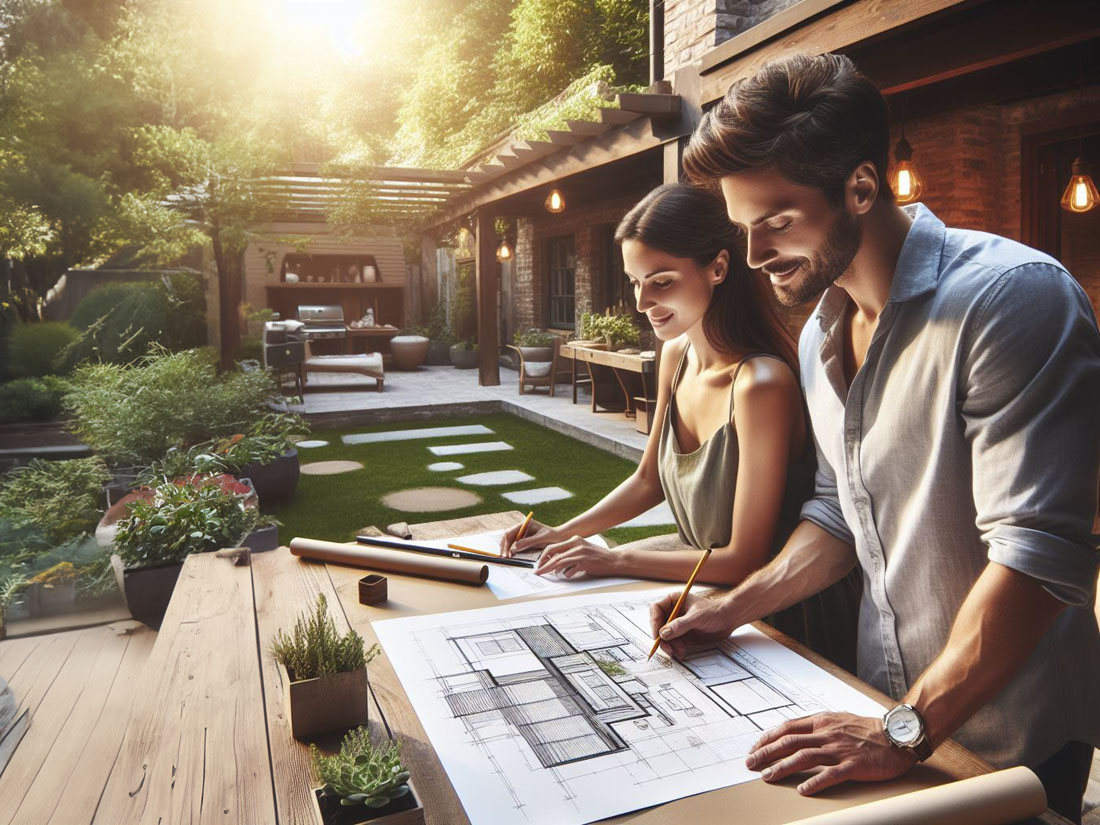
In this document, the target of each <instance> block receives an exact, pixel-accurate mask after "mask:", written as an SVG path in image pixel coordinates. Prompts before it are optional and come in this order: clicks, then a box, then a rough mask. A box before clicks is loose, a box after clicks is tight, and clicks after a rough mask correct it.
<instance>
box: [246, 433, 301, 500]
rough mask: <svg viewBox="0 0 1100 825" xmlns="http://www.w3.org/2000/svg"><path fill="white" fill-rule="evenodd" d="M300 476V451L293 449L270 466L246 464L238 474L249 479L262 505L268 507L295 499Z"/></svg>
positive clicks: (269, 464) (270, 463)
mask: <svg viewBox="0 0 1100 825" xmlns="http://www.w3.org/2000/svg"><path fill="white" fill-rule="evenodd" d="M300 474H301V469H300V464H299V462H298V451H297V450H296V449H294V448H293V447H291V448H290V449H289V450H287V451H286V452H285V453H283V454H282V455H281V456H279V457H278V458H276V459H275V460H274V461H272V462H269V463H268V464H256V463H253V464H246V465H245V466H244V467H242V468H241V470H240V472H238V473H237V477H238V478H240V479H244V478H246V477H247V478H248V479H249V480H250V481H251V482H252V487H253V489H254V490H255V491H256V495H257V496H259V498H260V504H262V505H264V506H267V505H270V504H279V503H281V502H284V501H290V499H292V498H294V491H295V489H297V487H298V476H299V475H300Z"/></svg>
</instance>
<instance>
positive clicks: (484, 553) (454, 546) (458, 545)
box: [447, 544, 500, 556]
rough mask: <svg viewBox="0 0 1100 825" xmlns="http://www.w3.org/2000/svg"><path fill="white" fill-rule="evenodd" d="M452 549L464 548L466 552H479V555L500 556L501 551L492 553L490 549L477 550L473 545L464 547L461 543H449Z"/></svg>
mask: <svg viewBox="0 0 1100 825" xmlns="http://www.w3.org/2000/svg"><path fill="white" fill-rule="evenodd" d="M447 547H449V548H450V549H451V550H462V551H463V552H465V553H477V554H478V555H479V556H499V555H500V553H490V552H489V551H488V550H475V549H474V548H472V547H463V546H462V545H461V544H448V545H447Z"/></svg>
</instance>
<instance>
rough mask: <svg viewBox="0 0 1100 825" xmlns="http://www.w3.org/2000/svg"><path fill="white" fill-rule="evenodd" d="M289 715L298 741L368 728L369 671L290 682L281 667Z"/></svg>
mask: <svg viewBox="0 0 1100 825" xmlns="http://www.w3.org/2000/svg"><path fill="white" fill-rule="evenodd" d="M279 680H280V681H281V682H282V685H283V696H284V697H285V702H284V704H285V706H286V715H287V718H288V719H289V720H290V731H291V733H292V734H293V735H294V738H295V739H305V738H306V737H309V736H314V735H316V734H320V733H330V732H332V731H339V730H347V729H349V728H355V727H358V726H360V725H366V724H367V669H366V668H365V667H362V668H359V670H352V671H348V672H347V673H337V674H335V675H333V676H320V677H318V678H316V679H302V680H300V681H297V682H292V681H290V674H289V673H287V669H286V666H285V665H284V664H282V662H280V663H279Z"/></svg>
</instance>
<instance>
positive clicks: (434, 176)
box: [289, 163, 466, 183]
mask: <svg viewBox="0 0 1100 825" xmlns="http://www.w3.org/2000/svg"><path fill="white" fill-rule="evenodd" d="M356 171H357V173H358V174H360V175H362V176H364V177H367V178H373V179H384V180H395V181H396V180H401V181H424V182H428V183H462V182H463V178H464V176H465V174H466V173H465V172H463V171H462V170H461V169H413V168H409V167H403V166H393V167H390V166H367V167H364V168H363V169H359V170H356ZM289 174H291V175H295V176H298V177H323V175H322V174H321V164H319V163H293V164H291V165H290V170H289Z"/></svg>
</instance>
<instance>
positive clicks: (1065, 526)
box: [958, 263, 1100, 605]
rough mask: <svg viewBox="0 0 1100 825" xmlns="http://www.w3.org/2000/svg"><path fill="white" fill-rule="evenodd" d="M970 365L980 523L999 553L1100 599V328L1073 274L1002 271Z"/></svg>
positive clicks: (969, 411)
mask: <svg viewBox="0 0 1100 825" xmlns="http://www.w3.org/2000/svg"><path fill="white" fill-rule="evenodd" d="M968 334H969V336H970V345H969V346H968V347H966V348H964V350H963V351H964V352H966V353H967V355H966V360H965V362H964V363H963V364H962V369H961V370H960V372H959V382H960V384H959V387H958V392H959V396H958V397H959V404H960V412H961V416H962V420H963V422H964V427H965V433H966V438H967V441H968V442H969V445H970V449H971V453H972V460H973V480H972V484H973V490H974V503H975V506H976V511H977V517H976V524H977V527H978V529H979V531H980V532H981V536H982V540H983V541H984V542H985V543H986V544H987V546H988V548H989V551H988V557H989V560H990V561H993V562H997V563H998V564H1002V565H1004V566H1006V567H1010V568H1012V569H1014V570H1018V571H1019V572H1021V573H1024V574H1026V575H1029V576H1032V577H1034V578H1036V579H1038V580H1039V581H1041V582H1042V584H1043V586H1044V587H1045V588H1046V590H1047V591H1049V592H1050V593H1051V594H1052V595H1054V596H1055V597H1056V598H1058V599H1060V600H1062V601H1064V602H1066V603H1068V604H1071V605H1087V604H1091V603H1092V600H1093V598H1094V596H1095V589H1096V575H1097V567H1098V555H1097V552H1096V547H1097V537H1096V536H1093V535H1092V533H1091V531H1092V523H1093V519H1094V517H1095V513H1096V501H1097V478H1098V475H1100V333H1098V332H1097V328H1096V320H1095V317H1094V316H1093V313H1092V308H1091V306H1090V304H1089V302H1088V299H1087V298H1086V296H1085V294H1084V292H1083V291H1082V290H1081V288H1080V287H1079V286H1078V285H1077V284H1076V283H1075V282H1074V281H1073V280H1072V278H1071V277H1070V276H1069V274H1068V273H1066V272H1065V271H1064V270H1062V269H1059V268H1058V267H1056V266H1053V265H1051V264H1045V263H1031V264H1027V265H1025V266H1020V267H1016V268H1014V269H1012V270H1009V271H1008V272H1004V273H1002V274H1001V275H1000V276H999V277H998V279H997V280H996V282H994V283H993V284H992V286H991V287H990V289H989V294H988V296H987V298H986V299H985V300H984V301H982V303H981V304H980V305H979V309H978V312H977V313H976V314H975V317H974V318H973V319H972V321H971V323H970V325H969V328H968Z"/></svg>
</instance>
